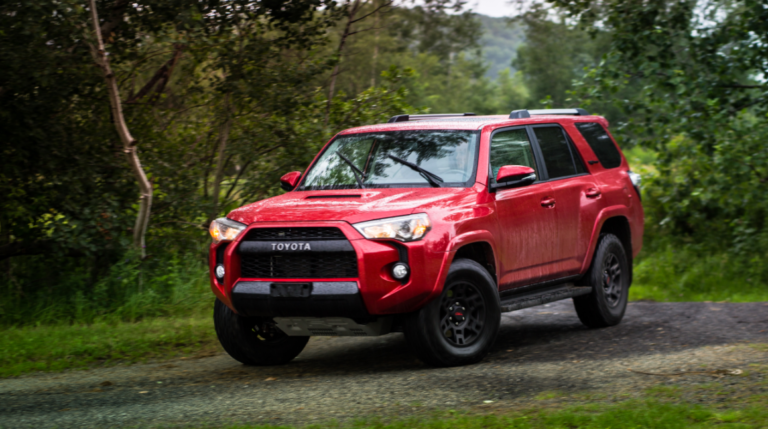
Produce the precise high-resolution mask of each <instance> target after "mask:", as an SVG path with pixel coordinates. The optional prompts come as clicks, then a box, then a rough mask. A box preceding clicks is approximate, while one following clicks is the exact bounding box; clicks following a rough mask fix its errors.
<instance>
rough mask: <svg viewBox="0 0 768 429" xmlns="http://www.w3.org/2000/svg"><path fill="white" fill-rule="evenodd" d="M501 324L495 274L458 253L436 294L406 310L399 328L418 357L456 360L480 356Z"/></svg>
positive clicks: (449, 362) (441, 361)
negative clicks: (416, 306)
mask: <svg viewBox="0 0 768 429" xmlns="http://www.w3.org/2000/svg"><path fill="white" fill-rule="evenodd" d="M500 325H501V304H500V303H499V292H498V290H497V288H496V282H495V281H494V280H493V277H491V275H490V273H489V272H488V271H487V270H486V269H485V268H484V267H483V266H482V265H480V264H479V263H477V262H475V261H472V260H469V259H457V260H455V261H453V263H452V264H451V268H450V270H449V271H448V276H447V278H446V280H445V284H444V286H443V291H442V293H441V294H440V296H439V297H437V298H435V299H433V300H432V301H431V302H429V303H427V304H426V305H425V306H424V307H422V308H421V309H419V310H417V311H415V312H413V313H411V314H409V315H407V317H406V319H405V321H404V323H403V333H404V334H405V339H406V341H407V342H408V345H409V346H410V348H411V350H413V352H414V353H415V354H416V356H418V358H419V359H420V360H421V361H422V362H424V363H426V364H429V365H432V366H458V365H469V364H473V363H477V362H479V361H480V360H482V359H483V358H484V357H485V356H486V355H487V354H488V352H490V350H491V347H492V346H493V343H494V342H495V341H496V335H497V334H498V332H499V326H500Z"/></svg>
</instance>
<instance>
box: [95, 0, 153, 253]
mask: <svg viewBox="0 0 768 429" xmlns="http://www.w3.org/2000/svg"><path fill="white" fill-rule="evenodd" d="M89 8H90V10H91V22H92V24H93V33H94V35H95V39H96V45H95V46H94V45H93V44H91V45H90V49H91V55H92V56H93V60H94V62H96V64H97V65H98V66H99V67H100V68H101V70H102V72H103V73H104V81H105V82H106V84H107V93H108V94H109V105H110V108H111V112H112V122H113V123H114V124H115V131H117V134H118V135H119V136H120V140H121V141H122V142H123V152H124V153H125V155H126V157H127V158H128V163H129V164H130V166H131V170H133V174H134V175H135V176H136V181H137V182H138V184H139V188H140V189H141V195H140V197H139V210H138V214H137V215H136V224H135V226H134V227H133V247H135V248H136V249H138V251H139V252H140V253H141V257H142V258H144V257H146V250H145V248H146V245H145V239H144V237H145V235H146V234H147V227H148V226H149V215H150V213H151V211H152V184H150V183H149V180H148V179H147V175H146V173H144V169H143V168H142V167H141V161H140V160H139V154H138V147H137V142H136V140H135V139H134V138H133V136H132V135H131V131H130V130H129V129H128V125H127V124H126V123H125V116H124V115H123V106H122V103H123V100H122V99H121V98H120V90H119V89H118V87H117V78H116V77H115V74H114V73H113V72H112V68H111V67H110V66H109V58H107V55H108V54H107V50H106V48H105V47H104V39H103V37H102V34H101V26H100V25H99V23H100V22H101V21H100V20H99V13H98V11H97V10H96V1H95V0H90V7H89Z"/></svg>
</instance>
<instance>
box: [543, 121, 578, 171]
mask: <svg viewBox="0 0 768 429" xmlns="http://www.w3.org/2000/svg"><path fill="white" fill-rule="evenodd" d="M533 133H534V134H536V140H538V141H539V147H540V148H541V154H542V156H543V157H544V165H546V166H547V173H549V178H550V179H556V178H558V177H564V176H573V175H574V174H577V173H578V170H576V164H575V163H574V157H573V155H572V154H571V147H570V145H569V144H568V140H567V139H566V138H565V135H564V134H563V130H562V129H561V128H560V127H556V126H552V127H535V128H534V129H533Z"/></svg>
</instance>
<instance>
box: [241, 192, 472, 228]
mask: <svg viewBox="0 0 768 429" xmlns="http://www.w3.org/2000/svg"><path fill="white" fill-rule="evenodd" d="M469 193H472V190H471V188H397V189H388V188H384V189H345V190H336V191H293V192H288V193H286V194H283V195H280V196H277V197H272V198H267V199H265V200H262V201H258V202H255V203H253V204H249V205H247V206H243V207H240V208H239V209H236V210H233V211H232V212H230V213H229V215H227V217H228V218H230V219H232V220H236V221H238V222H242V223H244V224H246V225H248V224H251V223H253V222H286V221H288V222H291V221H333V220H341V221H347V222H349V223H357V222H363V221H366V220H373V219H382V218H386V217H392V216H402V215H406V214H410V213H419V212H422V211H424V212H426V211H427V210H429V209H432V208H435V207H438V206H439V207H443V208H445V207H452V206H454V205H455V203H457V202H458V201H459V200H462V199H463V197H466V196H467V195H468V194H469Z"/></svg>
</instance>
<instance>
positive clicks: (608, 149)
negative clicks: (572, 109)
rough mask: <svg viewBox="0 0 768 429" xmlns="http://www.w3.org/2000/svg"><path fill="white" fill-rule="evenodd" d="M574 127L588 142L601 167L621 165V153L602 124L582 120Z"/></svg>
mask: <svg viewBox="0 0 768 429" xmlns="http://www.w3.org/2000/svg"><path fill="white" fill-rule="evenodd" d="M576 128H577V129H578V130H579V132H580V133H581V135H582V136H584V140H586V141H587V143H589V147H591V148H592V151H593V152H595V155H597V159H598V160H599V161H600V164H602V165H603V167H605V168H615V167H618V166H619V165H621V154H619V150H618V149H616V145H615V144H613V140H611V136H609V135H608V133H607V132H606V131H605V128H603V126H602V125H600V124H598V123H596V122H582V123H579V124H576Z"/></svg>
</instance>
